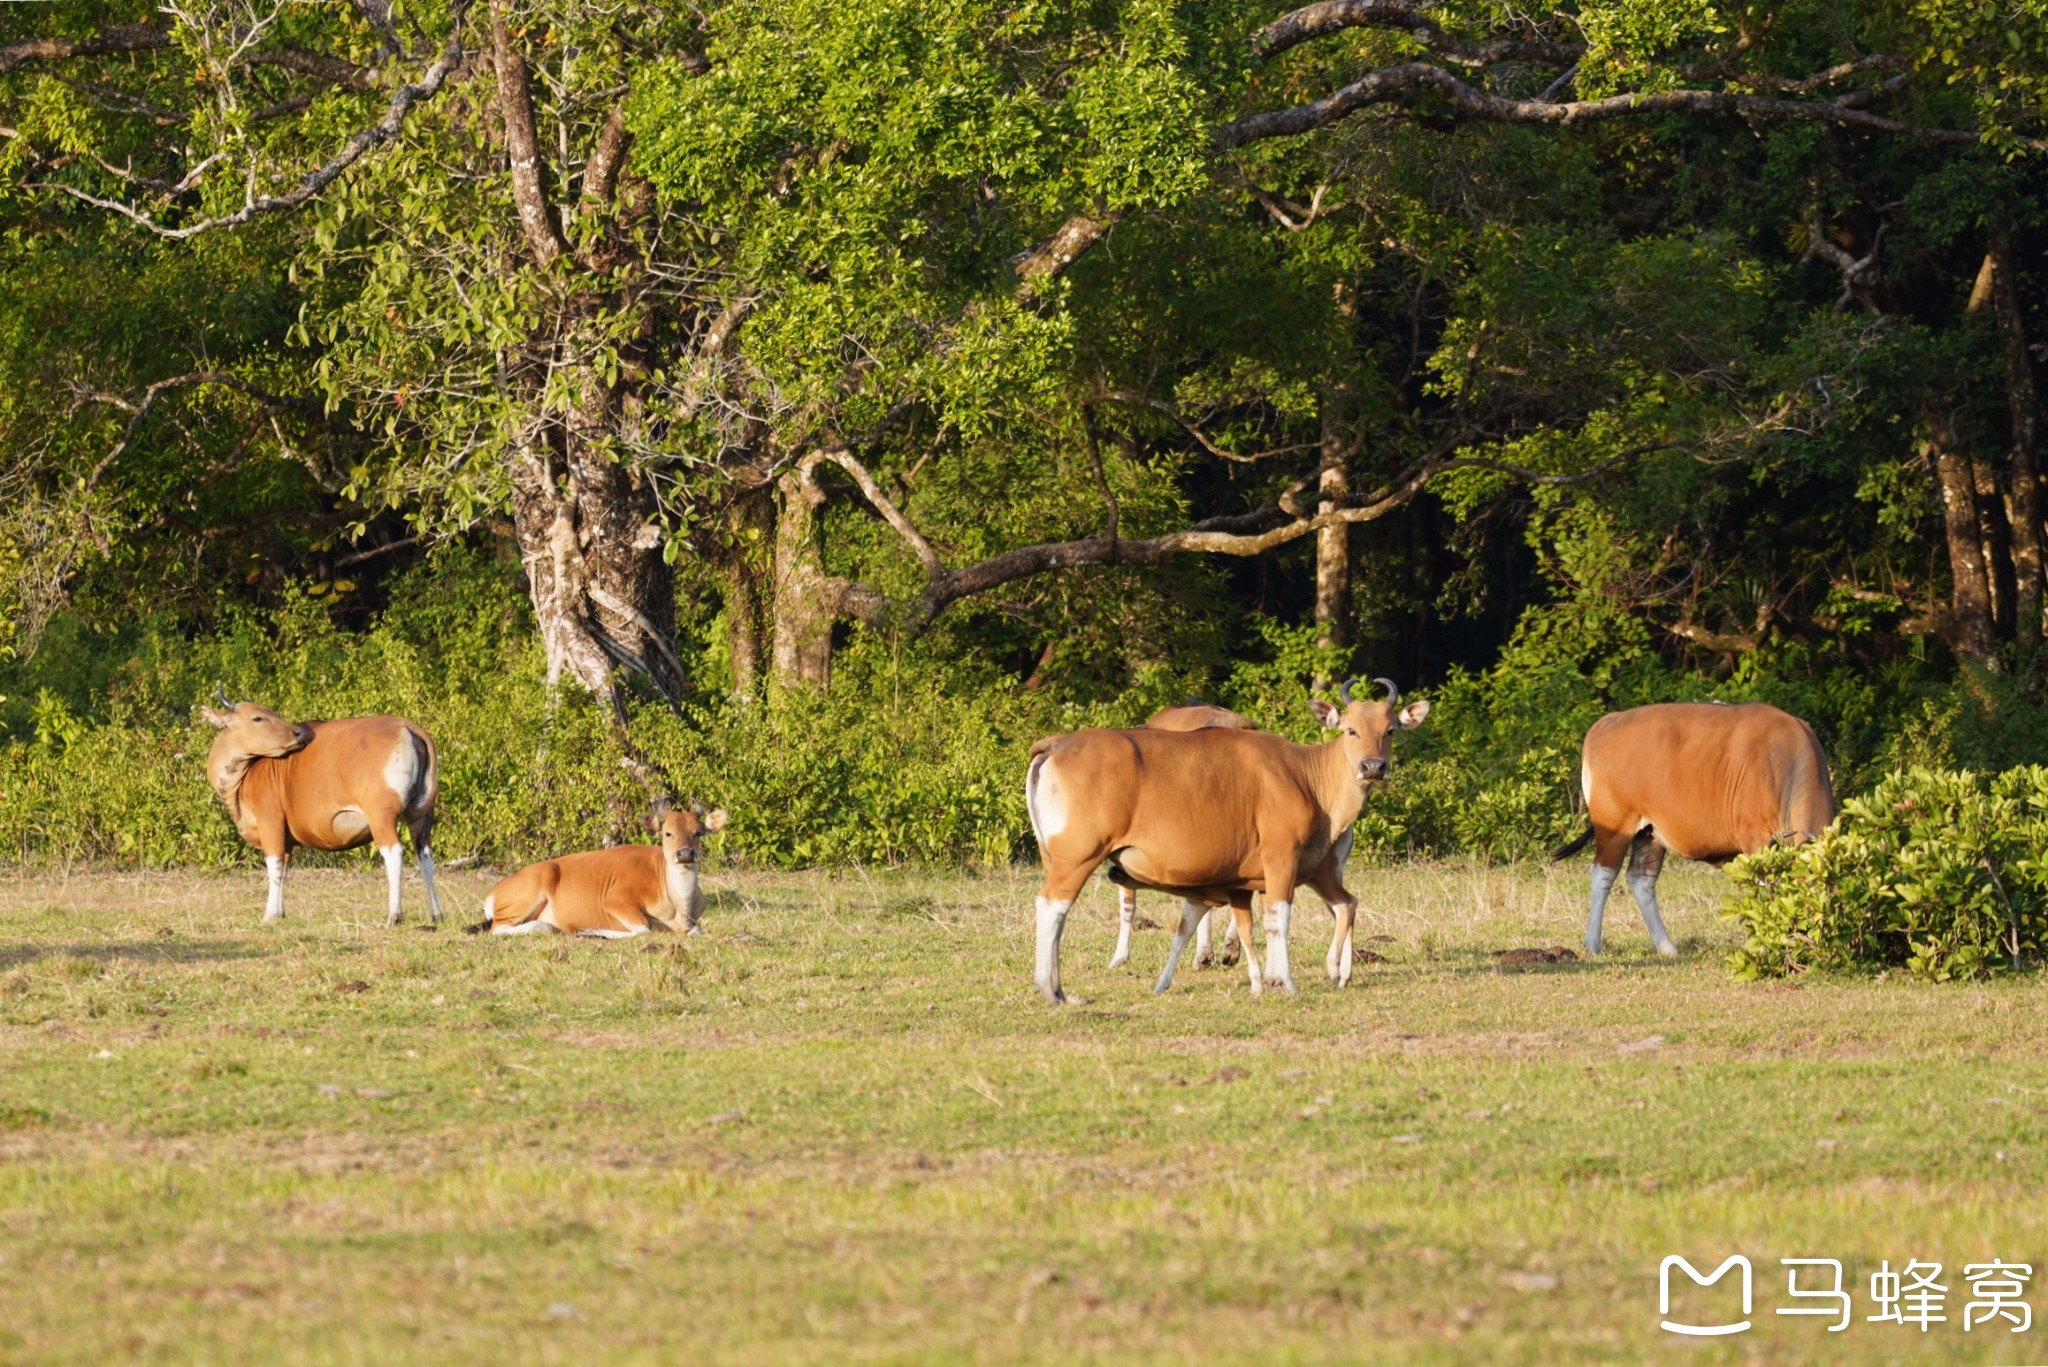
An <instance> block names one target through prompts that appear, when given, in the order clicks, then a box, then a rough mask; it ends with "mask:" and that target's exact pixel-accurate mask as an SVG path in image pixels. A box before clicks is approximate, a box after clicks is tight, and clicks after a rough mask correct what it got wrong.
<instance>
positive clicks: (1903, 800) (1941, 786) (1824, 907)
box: [1722, 765, 2048, 981]
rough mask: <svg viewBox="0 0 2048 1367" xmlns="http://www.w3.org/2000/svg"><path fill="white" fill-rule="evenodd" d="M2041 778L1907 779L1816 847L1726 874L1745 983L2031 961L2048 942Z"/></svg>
mask: <svg viewBox="0 0 2048 1367" xmlns="http://www.w3.org/2000/svg"><path fill="white" fill-rule="evenodd" d="M2044 850H2048V768H2042V767H2041V766H2039V765H2031V766H2028V767H2026V768H2021V769H2012V770H2008V771H2006V772H2004V773H1999V774H1991V775H1986V774H1981V773H1975V772H1971V771H1967V770H1964V771H1955V770H1934V769H1912V770H1908V771H1905V772H1903V773H1895V774H1892V775H1890V776H1888V777H1886V778H1884V779H1882V780H1880V781H1879V782H1878V784H1877V786H1876V788H1875V789H1873V790H1872V791H1871V792H1870V793H1869V794H1868V795H1867V796H1865V797H1860V798H1852V799H1850V800H1849V801H1847V802H1844V803H1843V804H1842V810H1841V814H1840V815H1839V816H1838V817H1837V818H1836V820H1835V823H1834V825H1832V826H1831V827H1829V828H1828V830H1827V832H1826V833H1825V834H1823V835H1822V836H1821V838H1820V839H1818V840H1815V841H1811V842H1809V843H1807V844H1805V845H1801V846H1798V847H1787V846H1773V847H1771V848H1769V849H1765V850H1761V851H1759V852H1757V853H1756V854H1752V855H1746V856H1744V857H1743V858H1741V859H1738V860H1736V861H1735V863H1734V864H1733V865H1732V872H1733V873H1734V876H1735V882H1736V884H1737V886H1738V888H1739V889H1740V894H1739V896H1738V897H1737V899H1736V900H1735V901H1734V902H1733V903H1731V904H1730V905H1729V907H1728V908H1727V910H1726V911H1724V912H1723V913H1722V914H1723V916H1724V917H1726V918H1727V919H1729V920H1732V921H1735V922H1736V923H1737V924H1739V925H1740V926H1741V927H1742V928H1743V931H1744V932H1745V934H1746V936H1747V939H1746V941H1745V943H1744V944H1743V946H1742V948H1741V949H1740V950H1738V951H1736V953H1735V955H1734V957H1733V959H1732V960H1731V962H1730V967H1731V968H1732V969H1733V971H1734V972H1735V975H1736V976H1737V977H1740V978H1751V979H1754V978H1760V977H1784V976H1787V975H1789V974H1794V973H1803V972H1807V971H1810V970H1821V971H1834V972H1845V971H1864V970H1870V969H1877V968H1889V967H1903V968H1905V969H1906V970H1907V971H1908V972H1911V973H1913V974H1915V975H1917V976H1919V977H1924V978H1931V979H1935V980H1938V981H1946V980H1949V979H1952V978H1973V977H1978V976H1980V975H1984V974H1989V973H1996V972H1999V971H2001V970H2004V969H2006V968H2009V967H2012V966H2014V965H2016V964H2017V963H2018V962H2020V961H2021V960H2023V959H2025V958H2029V957H2032V958H2036V959H2038V958H2039V956H2040V955H2041V953H2042V950H2043V948H2044V936H2048V860H2044V858H2043V857H2042V852H2043V851H2044Z"/></svg>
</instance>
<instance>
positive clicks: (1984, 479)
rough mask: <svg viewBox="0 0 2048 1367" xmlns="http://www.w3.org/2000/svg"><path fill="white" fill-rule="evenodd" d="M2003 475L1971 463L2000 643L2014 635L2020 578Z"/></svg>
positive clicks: (1988, 466)
mask: <svg viewBox="0 0 2048 1367" xmlns="http://www.w3.org/2000/svg"><path fill="white" fill-rule="evenodd" d="M2001 473H2002V472H2001V471H2000V470H1999V469H1998V467H1997V466H1996V465H1994V464H1993V463H1992V462H1990V461H1988V460H1979V461H1972V462H1971V474H1972V476H1973V477H1974V478H1975V480H1976V481H1977V525H1978V526H1979V527H1980V528H1982V529H1983V533H1984V574H1985V578H1986V580H1987V581H1988V582H1989V584H1990V587H1991V629H1992V632H1993V633H1994V634H1995V635H1996V636H1997V638H1998V639H1999V640H2001V641H2003V640H2009V639H2010V638H2011V637H2012V634H2013V599H2014V596H2015V593H2016V591H2017V590H2016V585H2017V583H2018V576H2017V575H2016V574H2015V572H2014V569H2013V553H2012V529H2011V527H2010V526H2009V525H2008V524H2007V522H2006V517H2005V509H2006V504H2007V502H2008V501H2009V499H2010V493H2009V491H2008V490H2007V489H2006V488H2005V487H2004V482H2003V481H2001V480H2000V479H1999V475H2000V474H2001Z"/></svg>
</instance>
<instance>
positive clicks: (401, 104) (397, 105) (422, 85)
mask: <svg viewBox="0 0 2048 1367" xmlns="http://www.w3.org/2000/svg"><path fill="white" fill-rule="evenodd" d="M464 3H465V0H457V3H456V5H455V11H454V14H453V15H452V16H451V19H452V26H451V27H450V29H449V33H448V45H447V47H446V48H444V49H443V50H442V53H441V55H440V56H439V57H438V58H436V59H435V61H434V63H433V65H431V66H429V67H428V68H427V69H426V71H425V72H424V73H422V75H421V76H420V79H419V80H417V81H415V82H413V83H411V84H409V85H402V86H400V87H399V88H398V90H397V92H396V93H394V94H393V95H392V97H391V104H390V106H389V107H388V108H387V109H386V110H385V111H384V117H383V118H381V119H379V120H378V121H377V122H376V123H373V124H371V125H370V126H369V127H368V128H365V129H363V130H361V131H360V132H358V133H356V134H355V135H354V136H353V137H351V138H350V139H349V140H348V141H347V142H345V143H343V144H342V147H341V150H340V151H339V152H337V153H335V154H334V156H333V157H332V158H330V159H329V160H328V162H327V164H326V165H324V166H322V167H320V169H319V170H317V171H314V172H313V173H311V174H310V175H308V176H307V177H306V178H305V179H303V180H301V181H300V182H299V183H298V185H297V186H295V187H294V188H293V189H292V190H291V191H290V192H288V193H286V194H283V195H261V196H259V195H257V194H256V193H255V192H254V190H253V188H252V189H251V191H250V193H249V195H248V197H247V198H246V199H244V201H243V203H242V207H241V208H239V209H237V210H235V211H234V212H233V213H231V214H222V215H220V216H218V217H216V218H205V219H201V220H199V221H198V222H197V223H187V224H184V225H183V226H181V227H177V228H167V227H165V226H164V225H163V224H161V223H158V222H157V221H156V220H155V219H154V218H152V217H150V216H149V215H148V214H146V213H144V212H142V211H141V210H139V209H135V208H132V207H130V206H129V205H126V204H123V203H121V202H120V201H119V200H112V199H103V198H101V197H100V196H98V195H93V194H88V193H86V192H85V191H83V190H80V189H78V188H77V187H76V186H72V185H54V184H35V183H32V184H31V185H30V186H29V188H31V189H39V190H57V191H61V192H62V193H64V194H67V195H70V196H71V197H72V198H73V199H77V200H82V201H84V202H85V203H87V204H90V205H93V206H94V207H95V208H100V209H106V210H109V211H111V212H113V213H117V214H120V215H121V216H122V217H124V218H127V219H129V220H131V221H133V222H135V223H137V224H139V225H141V226H142V227H144V228H147V229H149V230H150V231H151V232H153V233H155V234H156V235H157V236H158V237H165V238H172V239H182V238H187V237H196V236H198V235H199V234H200V233H203V232H207V231H209V230H211V229H214V228H232V227H236V226H238V225H240V224H243V223H247V222H248V221H249V220H251V219H253V218H257V217H259V216H261V215H263V214H275V213H289V212H290V211H292V210H294V209H297V208H299V207H301V206H302V205H304V204H306V203H307V202H309V201H310V200H312V199H314V198H316V197H317V196H318V195H319V194H320V193H321V192H322V191H324V190H325V189H326V188H327V187H328V186H330V185H332V184H333V183H334V182H335V181H336V180H337V179H338V178H340V176H341V174H342V173H343V172H344V171H346V170H348V168H349V167H351V166H353V165H355V164H356V163H357V162H358V161H360V160H362V158H363V156H364V154H365V153H367V152H369V151H370V150H371V149H372V148H375V147H381V146H383V145H384V144H385V143H388V142H390V141H392V140H393V139H394V138H396V137H397V136H398V134H399V132H400V131H401V130H402V129H403V128H404V127H405V120H406V116H407V115H408V114H410V113H411V112H412V109H413V106H414V105H416V104H419V103H420V102H421V101H422V100H430V99H432V98H433V97H434V96H435V95H437V94H439V93H440V90H441V87H442V86H443V85H444V84H446V83H447V80H448V75H449V73H450V72H452V71H454V70H455V68H456V67H457V66H459V65H460V64H461V62H462V11H463V4H464Z"/></svg>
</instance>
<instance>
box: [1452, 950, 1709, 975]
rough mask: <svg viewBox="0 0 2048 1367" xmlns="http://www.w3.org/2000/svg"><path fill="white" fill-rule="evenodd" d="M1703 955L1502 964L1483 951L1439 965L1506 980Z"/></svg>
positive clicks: (1665, 965)
mask: <svg viewBox="0 0 2048 1367" xmlns="http://www.w3.org/2000/svg"><path fill="white" fill-rule="evenodd" d="M1701 953H1702V951H1697V950H1695V951H1688V952H1686V953H1684V954H1680V955H1679V956H1678V957H1677V958H1675V959H1668V958H1666V957H1664V956H1663V955H1661V954H1652V955H1645V956H1641V957H1637V956H1633V955H1629V956H1623V955H1616V954H1611V953H1610V954H1603V955H1601V956H1600V957H1599V958H1587V957H1586V956H1584V955H1580V956H1579V957H1578V958H1576V959H1563V960H1559V961H1557V962H1554V963H1528V964H1509V963H1503V962H1501V956H1500V952H1498V951H1493V950H1482V951H1480V952H1479V953H1476V954H1473V955H1471V956H1470V957H1469V958H1467V960H1466V961H1465V962H1464V963H1453V962H1452V961H1450V959H1449V958H1448V957H1447V956H1441V955H1440V956H1439V957H1438V958H1437V959H1436V964H1437V965H1438V966H1439V967H1440V968H1442V969H1444V970H1445V971H1448V972H1449V973H1451V974H1452V975H1454V976H1458V977H1472V976H1475V975H1478V974H1485V975H1487V976H1493V975H1496V974H1497V975H1499V976H1500V977H1503V978H1513V977H1519V976H1522V975H1525V974H1526V975H1529V976H1534V977H1542V976H1559V975H1565V974H1583V973H1612V972H1619V971H1621V970H1623V969H1633V968H1654V969H1657V970H1659V971H1660V972H1661V971H1667V970H1672V969H1678V968H1683V967H1684V966H1685V965H1686V964H1687V963H1689V962H1691V961H1692V960H1693V959H1695V958H1697V957H1699V956H1700V954H1701Z"/></svg>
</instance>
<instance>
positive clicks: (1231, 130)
mask: <svg viewBox="0 0 2048 1367" xmlns="http://www.w3.org/2000/svg"><path fill="white" fill-rule="evenodd" d="M1731 79H1738V80H1739V79H1744V78H1731ZM1421 97H1430V98H1435V99H1438V100H1441V101H1443V102H1444V103H1445V104H1447V105H1448V106H1449V107H1450V111H1451V113H1453V114H1454V115H1457V116H1460V117H1463V118H1468V119H1478V120H1481V121H1483V122H1489V123H1508V124H1576V123H1599V122H1602V121H1605V120H1607V119H1618V118H1636V117H1640V116H1642V115H1645V114H1733V115H1737V116H1740V117H1744V118H1753V119H1769V120H1774V121H1779V122H1801V123H1832V124H1841V125H1844V126H1848V127H1853V128H1868V129H1870V130H1872V131H1874V132H1880V133H1896V134H1899V135H1901V136H1903V137H1909V138H1916V139H1918V140H1920V141H1922V142H1931V143H1942V144H1949V145H1962V144H1974V143H1977V142H1980V141H1982V137H1981V135H1980V134H1977V133H1973V132H1970V131H1969V130H1967V129H1962V128H1927V127H1923V126H1921V125H1919V124H1912V123H1906V122H1904V121H1903V120H1900V119H1889V118H1885V117H1884V116H1882V115H1879V114H1873V113H1871V112H1870V111H1868V110H1866V109H1864V108H1862V107H1861V106H1862V103H1863V101H1862V100H1861V99H1859V98H1857V96H1856V95H1854V94H1851V95H1844V96H1842V97H1840V98H1838V99H1834V100H1826V101H1811V100H1786V99H1778V98H1774V97H1771V96H1765V95H1746V94H1741V93H1738V92H1733V91H1725V90H1659V91H1651V92H1639V93H1630V94H1624V95H1610V96H1607V97H1605V98H1604V99H1598V100H1572V101H1566V102H1564V103H1561V104H1548V103H1545V102H1544V101H1542V100H1540V99H1536V100H1514V99H1507V98H1505V97H1503V96H1499V95H1494V94H1490V93H1488V92H1487V91H1484V90H1480V89H1477V88H1476V87H1474V86H1471V85H1467V84H1466V83H1465V82H1464V81H1462V80H1460V79H1458V77H1457V76H1455V75H1453V74H1452V73H1451V72H1448V71H1446V70H1444V69H1443V68H1442V67H1438V66H1431V65H1429V64H1428V63H1426V62H1404V63H1402V64H1400V65H1398V66H1390V67H1382V68H1380V69H1379V70H1376V71H1371V72H1368V73H1366V74H1365V75H1364V76H1362V77H1360V78H1359V79H1358V80H1356V81H1353V82H1352V83H1351V84H1350V85H1347V86H1345V87H1344V88H1343V89H1341V90H1338V91H1335V92H1333V93H1331V94H1329V95H1325V96H1324V97H1323V98H1322V99H1320V100H1315V101H1312V102H1311V103H1308V104H1302V105H1295V106H1293V107H1292V108H1288V109H1275V110H1269V111H1268V112H1266V113H1263V114H1252V115H1249V116H1247V117H1245V118H1242V119H1238V120H1236V121H1235V122H1232V123H1227V124H1224V125H1222V126H1221V127H1220V128H1218V129H1217V130H1216V134H1215V143H1216V146H1217V147H1218V148H1220V149H1227V148H1231V147H1241V146H1243V145H1244V144H1246V143H1250V142H1257V141H1259V140H1261V139H1264V138H1284V137H1294V136H1297V135H1299V134H1302V133H1309V132H1313V131H1314V130H1316V129H1318V128H1325V127H1328V126H1329V125H1330V124H1333V123H1337V122H1339V121H1341V120H1343V119H1346V118H1348V117H1350V116H1351V115H1353V114H1356V113H1357V112H1358V111H1360V110H1362V109H1367V108H1371V107H1372V106H1374V105H1382V104H1402V103H1407V102H1409V101H1412V100H1414V99H1417V98H1421ZM2018 141H2019V142H2020V143H2021V144H2022V145H2023V146H2026V147H2029V148H2031V149H2033V150H2035V151H2043V150H2048V139H2044V138H2025V137H2023V138H2019V139H2018Z"/></svg>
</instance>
